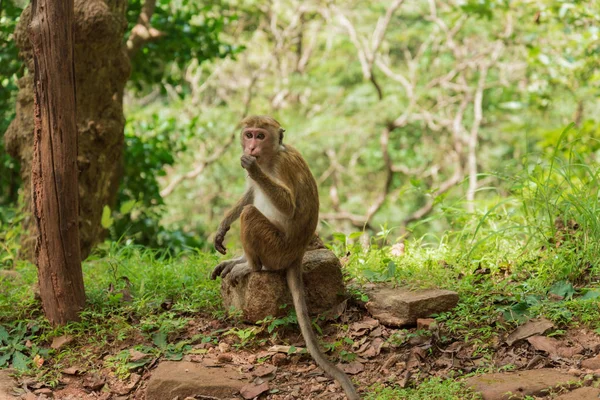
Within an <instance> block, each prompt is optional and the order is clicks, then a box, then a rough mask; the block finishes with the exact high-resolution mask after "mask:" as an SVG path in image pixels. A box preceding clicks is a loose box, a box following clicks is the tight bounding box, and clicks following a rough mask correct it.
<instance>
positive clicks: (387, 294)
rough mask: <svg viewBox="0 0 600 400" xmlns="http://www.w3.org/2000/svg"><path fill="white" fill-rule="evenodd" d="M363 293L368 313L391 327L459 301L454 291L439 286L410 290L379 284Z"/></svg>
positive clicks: (424, 316) (404, 323) (408, 322)
mask: <svg viewBox="0 0 600 400" xmlns="http://www.w3.org/2000/svg"><path fill="white" fill-rule="evenodd" d="M366 293H367V295H368V296H369V302H368V303H367V305H366V306H367V310H369V313H371V315H372V316H373V318H376V319H378V320H379V321H380V322H381V323H382V324H383V325H387V326H393V327H402V326H407V325H415V324H416V323H417V319H419V318H428V317H429V316H431V314H437V313H441V312H444V311H449V310H451V309H453V308H454V307H455V306H456V304H457V303H458V294H457V293H456V292H452V291H450V290H441V289H427V290H410V289H406V288H394V287H391V286H388V285H380V286H375V287H374V288H371V289H368V290H367V291H366Z"/></svg>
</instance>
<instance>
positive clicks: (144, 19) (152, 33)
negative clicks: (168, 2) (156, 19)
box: [127, 0, 163, 60]
mask: <svg viewBox="0 0 600 400" xmlns="http://www.w3.org/2000/svg"><path fill="white" fill-rule="evenodd" d="M155 8H156V0H146V1H145V2H144V5H143V6H142V11H141V12H140V15H139V17H138V22H137V24H136V25H135V26H134V27H133V29H131V33H130V34H129V38H127V55H128V56H129V59H130V60H131V59H133V56H134V55H135V54H136V53H137V52H138V51H139V50H140V49H141V48H142V47H143V46H144V44H145V43H146V42H149V41H151V40H156V39H159V38H160V37H161V36H163V33H162V32H160V31H159V30H158V29H156V28H153V27H152V25H150V19H151V18H152V14H154V9H155Z"/></svg>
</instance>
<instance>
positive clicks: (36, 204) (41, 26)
mask: <svg viewBox="0 0 600 400" xmlns="http://www.w3.org/2000/svg"><path fill="white" fill-rule="evenodd" d="M31 4H32V5H31V7H32V10H33V11H32V12H33V15H32V19H31V24H30V27H29V32H30V37H31V43H32V45H33V49H34V56H33V61H34V65H35V67H34V80H33V82H34V88H35V89H34V92H35V93H34V94H35V97H34V110H35V126H34V135H33V136H34V139H33V160H32V166H31V168H32V171H31V178H32V198H33V214H34V218H35V221H36V225H37V227H38V231H39V236H38V240H37V244H36V249H35V250H36V251H35V252H36V258H37V266H38V278H39V282H40V297H41V298H42V306H43V307H44V312H45V314H46V317H47V318H48V320H49V321H50V323H51V324H53V325H57V324H65V323H67V322H69V321H75V320H77V319H78V318H79V315H78V314H79V311H81V310H82V309H83V307H84V306H85V291H84V288H83V274H82V271H81V255H80V251H79V226H78V225H79V224H78V223H77V221H78V214H79V213H78V210H79V204H78V197H79V196H78V195H77V192H76V191H74V190H73V189H74V188H76V187H77V126H76V124H75V73H74V70H73V69H74V68H73V40H72V39H73V38H72V22H73V0H61V1H53V0H33V1H32V3H31Z"/></svg>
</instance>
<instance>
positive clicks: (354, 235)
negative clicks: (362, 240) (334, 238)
mask: <svg viewBox="0 0 600 400" xmlns="http://www.w3.org/2000/svg"><path fill="white" fill-rule="evenodd" d="M362 234H363V232H352V233H351V234H350V235H348V237H349V238H350V239H351V240H356V239H358V238H359V237H361V236H362Z"/></svg>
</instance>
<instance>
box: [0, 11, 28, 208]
mask: <svg viewBox="0 0 600 400" xmlns="http://www.w3.org/2000/svg"><path fill="white" fill-rule="evenodd" d="M21 11H22V9H21V8H20V7H19V6H18V5H17V4H16V3H15V2H14V1H13V0H4V1H3V2H2V4H0V177H2V179H0V207H2V206H4V205H7V204H12V203H14V202H15V201H16V199H17V189H18V187H19V185H20V177H19V165H18V164H17V163H16V162H15V161H14V160H13V159H12V158H11V157H10V156H9V155H8V154H7V153H6V150H5V148H4V133H5V132H6V129H7V128H8V125H9V124H10V122H11V121H12V119H13V118H14V116H15V108H14V104H15V100H16V94H17V79H18V78H19V77H20V76H22V74H23V69H22V67H21V63H20V62H19V60H18V57H17V55H18V49H17V46H16V45H15V41H14V40H13V32H14V30H15V26H17V23H18V22H19V17H20V15H21Z"/></svg>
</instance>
